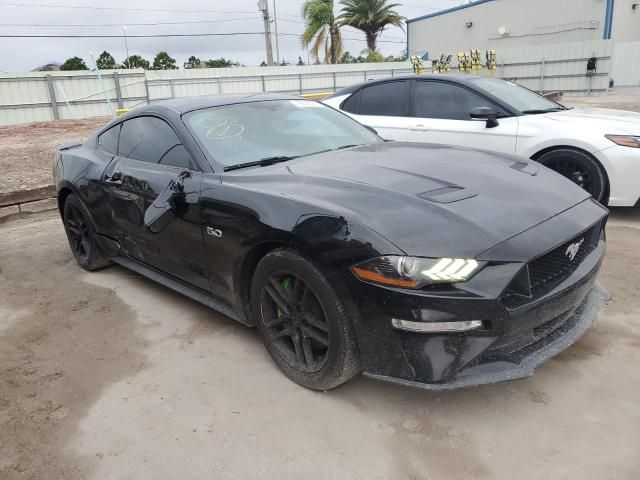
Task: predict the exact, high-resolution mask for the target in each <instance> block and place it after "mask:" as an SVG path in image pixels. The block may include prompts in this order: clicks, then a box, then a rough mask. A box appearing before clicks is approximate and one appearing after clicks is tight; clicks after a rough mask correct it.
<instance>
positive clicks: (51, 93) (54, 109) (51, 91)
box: [46, 75, 60, 120]
mask: <svg viewBox="0 0 640 480" xmlns="http://www.w3.org/2000/svg"><path fill="white" fill-rule="evenodd" d="M46 78H47V88H48V90H49V100H51V112H52V113H53V119H54V120H60V111H59V110H58V101H57V100H56V89H55V88H53V78H51V75H47V77H46Z"/></svg>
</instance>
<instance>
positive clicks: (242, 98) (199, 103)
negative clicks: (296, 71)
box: [132, 93, 300, 115]
mask: <svg viewBox="0 0 640 480" xmlns="http://www.w3.org/2000/svg"><path fill="white" fill-rule="evenodd" d="M295 99H298V100H299V99H300V97H297V96H295V95H289V94H284V93H247V94H235V95H204V96H198V97H181V98H172V99H170V100H161V101H158V102H153V103H152V104H151V105H144V106H140V107H138V108H136V109H135V110H133V111H132V112H135V114H136V115H139V114H140V113H144V112H147V113H151V112H154V111H156V112H157V111H158V110H162V109H165V108H168V109H171V110H173V111H175V112H177V113H179V114H183V113H187V112H191V111H193V110H200V109H203V108H210V107H220V106H223V105H232V104H237V103H249V102H262V101H270V100H295Z"/></svg>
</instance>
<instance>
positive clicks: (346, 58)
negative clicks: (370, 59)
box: [340, 52, 358, 63]
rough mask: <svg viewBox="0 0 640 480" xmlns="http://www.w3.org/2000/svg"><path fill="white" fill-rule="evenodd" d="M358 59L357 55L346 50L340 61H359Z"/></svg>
mask: <svg viewBox="0 0 640 480" xmlns="http://www.w3.org/2000/svg"><path fill="white" fill-rule="evenodd" d="M357 62H358V60H357V59H356V57H354V56H353V55H351V54H350V53H349V52H344V54H343V55H342V57H340V63H357Z"/></svg>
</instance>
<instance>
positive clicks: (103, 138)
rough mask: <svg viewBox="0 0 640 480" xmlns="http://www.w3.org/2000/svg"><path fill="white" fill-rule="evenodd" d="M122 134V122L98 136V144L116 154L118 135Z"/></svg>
mask: <svg viewBox="0 0 640 480" xmlns="http://www.w3.org/2000/svg"><path fill="white" fill-rule="evenodd" d="M119 136H120V124H118V125H116V126H115V127H111V128H110V129H109V130H107V131H106V132H104V133H101V134H100V136H99V137H98V146H99V147H100V148H101V149H102V150H105V151H106V152H108V153H110V154H112V155H115V154H116V153H118V137H119Z"/></svg>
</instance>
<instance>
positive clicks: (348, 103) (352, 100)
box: [342, 90, 362, 114]
mask: <svg viewBox="0 0 640 480" xmlns="http://www.w3.org/2000/svg"><path fill="white" fill-rule="evenodd" d="M360 92H362V90H358V91H357V92H356V93H354V94H353V95H351V96H350V97H349V98H347V99H346V100H345V101H344V103H343V104H342V110H344V111H345V112H349V113H356V114H357V113H358V112H359V111H360Z"/></svg>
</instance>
